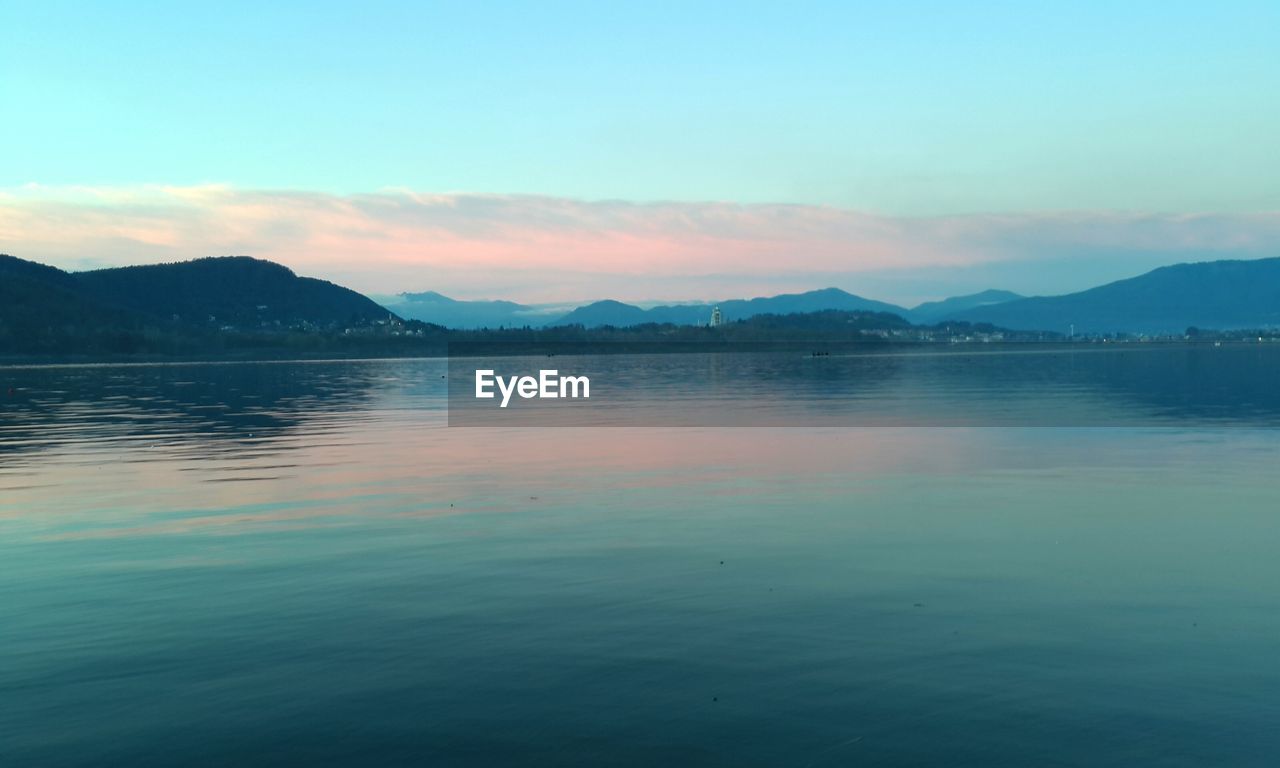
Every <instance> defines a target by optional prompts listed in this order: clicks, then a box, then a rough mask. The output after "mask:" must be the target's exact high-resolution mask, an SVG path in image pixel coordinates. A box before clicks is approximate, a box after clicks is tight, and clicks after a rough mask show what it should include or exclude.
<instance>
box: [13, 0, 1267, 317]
mask: <svg viewBox="0 0 1280 768" xmlns="http://www.w3.org/2000/svg"><path fill="white" fill-rule="evenodd" d="M1056 5H1059V6H1061V7H1058V8H1053V9H1050V8H1046V7H1045V6H1046V4H1039V3H997V2H981V1H979V2H973V3H910V2H904V3H859V2H839V3H818V2H814V3H803V2H802V3H788V4H783V3H767V4H756V3H750V2H735V3H709V2H708V3H699V2H684V3H662V2H645V3H556V2H537V3H533V2H529V3H447V4H446V3H426V2H417V3H402V4H396V3H361V4H353V3H341V4H338V3H333V4H325V3H320V2H311V3H299V4H288V3H261V2H253V3H236V2H227V3H219V4H200V5H195V4H165V3H127V4H122V3H110V4H107V3H58V2H42V3H34V2H11V3H4V4H0V153H2V154H0V251H4V252H8V253H12V254H13V255H17V256H22V257H25V258H33V259H37V260H42V261H45V262H46V263H52V264H56V265H58V266H64V267H67V268H83V267H86V266H105V265H110V264H117V263H141V262H149V261H168V260H175V259H181V258H194V257H197V256H205V255H219V254H225V253H244V254H248V255H254V256H260V257H263V258H271V259H273V260H278V261H282V262H283V263H286V264H287V265H288V266H290V267H292V268H294V269H295V270H296V271H298V272H300V273H303V274H314V275H317V276H320V277H326V278H329V279H335V280H339V281H343V282H345V283H346V284H349V285H351V286H352V287H355V288H357V289H359V290H364V291H368V292H381V293H387V292H394V291H397V290H438V291H440V292H442V293H446V294H449V295H456V296H460V297H463V298H477V297H495V298H510V299H517V300H525V301H560V300H568V299H574V298H583V299H586V298H600V297H604V296H610V297H615V298H623V299H630V300H639V299H644V298H655V299H672V300H681V299H695V298H727V297H731V296H737V295H743V293H744V292H749V293H753V294H754V293H761V294H763V293H770V292H778V291H779V290H793V289H804V288H817V287H824V286H826V285H838V286H840V287H844V288H846V289H849V290H853V291H854V292H858V293H864V294H871V295H874V296H875V297H877V298H885V299H888V300H896V301H912V300H922V299H926V298H934V297H937V296H941V295H946V294H949V293H960V292H965V291H967V290H969V289H972V290H981V289H983V288H988V287H1000V288H1010V289H1013V290H1020V291H1023V292H1028V293H1055V292H1063V291H1066V290H1075V289H1078V288H1083V287H1087V286H1088V285H1092V284H1095V283H1097V282H1102V281H1105V280H1110V279H1116V278H1118V277H1124V276H1128V275H1131V274H1136V273H1137V272H1141V271H1144V270H1145V269H1149V268H1150V267H1152V266H1157V265H1159V264H1163V263H1171V262H1175V261H1186V260H1196V259H1201V258H1223V257H1239V258H1256V257H1259V256H1267V255H1280V249H1277V248H1276V245H1277V224H1276V220H1277V215H1278V212H1280V151H1277V149H1278V148H1277V140H1276V138H1275V137H1276V136H1280V99H1277V98H1276V96H1275V94H1276V93H1278V92H1280V3H1275V2H1274V0H1272V1H1271V2H1255V3H1250V2H1223V3H1203V2H1198V3H1181V2H1163V3H1149V2H1131V3H1098V2H1080V3H1071V4H1066V3H1063V4H1056Z"/></svg>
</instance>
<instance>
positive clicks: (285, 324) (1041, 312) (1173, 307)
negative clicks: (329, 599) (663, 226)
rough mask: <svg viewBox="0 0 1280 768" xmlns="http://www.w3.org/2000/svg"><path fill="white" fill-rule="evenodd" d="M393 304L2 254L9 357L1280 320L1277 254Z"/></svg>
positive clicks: (182, 270) (248, 261) (255, 277)
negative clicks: (290, 342) (658, 300)
mask: <svg viewBox="0 0 1280 768" xmlns="http://www.w3.org/2000/svg"><path fill="white" fill-rule="evenodd" d="M384 304H386V305H389V306H391V307H393V308H395V309H396V310H397V311H396V313H395V315H392V314H391V313H390V312H389V311H388V309H387V308H386V307H385V306H383V305H380V304H379V303H377V302H374V301H373V300H372V299H369V298H367V297H365V296H363V295H361V294H359V293H356V292H355V291H352V290H350V289H347V288H343V287H342V286H338V285H335V284H333V283H329V282H326V281H324V280H317V279H314V278H307V277H299V276H298V275H295V274H294V273H293V272H292V271H290V270H289V269H287V268H286V267H283V266H281V265H279V264H274V263H271V262H268V261H262V260H258V259H252V258H248V257H217V258H206V259H197V260H195V261H189V262H181V263H175V264H158V265H150V266H137V267H118V268H112V269H101V270H94V271H87V272H66V271H63V270H60V269H56V268H54V267H49V266H45V265H41V264H37V263H35V262H30V261H24V260H22V259H17V258H14V257H11V256H0V353H3V352H6V351H12V350H14V349H18V348H24V349H39V348H44V347H41V341H40V340H41V339H45V340H46V341H48V340H49V339H53V338H55V337H58V338H62V337H67V338H72V337H74V338H80V339H83V338H87V337H90V336H92V337H94V338H98V339H99V341H102V340H103V339H107V338H108V337H110V336H111V334H113V333H114V334H120V333H133V334H135V335H136V334H139V333H144V332H146V333H153V334H154V333H156V332H168V331H170V330H173V329H179V328H180V329H185V331H184V332H189V331H191V330H193V329H194V330H198V331H200V332H202V333H207V332H212V331H217V330H226V329H231V330H270V329H288V328H304V329H312V330H315V329H327V330H330V331H332V330H335V329H337V330H342V329H343V328H351V327H358V326H362V325H363V326H368V325H372V324H375V323H379V322H382V321H386V320H388V319H391V320H397V321H398V320H399V317H397V316H396V315H399V316H402V317H406V318H409V319H418V320H423V321H425V322H431V323H435V324H438V325H443V326H448V327H453V328H482V327H489V328H497V327H501V326H505V327H508V328H512V327H524V326H531V327H558V326H583V327H585V328H600V327H605V326H613V327H618V328H623V327H628V326H637V325H642V324H650V323H653V324H673V325H687V326H694V325H706V324H707V322H708V321H709V320H710V317H711V311H712V309H713V307H716V306H718V307H719V308H720V311H721V314H722V316H723V318H724V320H725V322H728V323H733V322H735V321H739V320H746V319H748V318H753V317H757V316H762V315H773V316H786V315H792V314H811V313H822V312H862V313H888V314H892V315H896V316H898V317H900V318H903V319H905V320H906V321H909V322H911V323H914V324H917V325H938V324H943V323H948V322H953V321H955V322H968V323H974V324H977V323H989V324H991V325H994V326H998V327H1001V328H1007V329H1015V330H1024V331H1035V330H1038V331H1050V332H1055V333H1062V334H1066V333H1070V332H1071V331H1072V330H1074V332H1075V333H1076V334H1090V335H1093V334H1103V333H1116V332H1119V333H1143V334H1181V333H1183V332H1184V331H1185V330H1186V329H1187V328H1188V327H1191V326H1196V327H1200V328H1204V329H1217V330H1232V329H1244V328H1259V329H1260V328H1274V327H1280V258H1267V259H1256V260H1250V261H1213V262H1201V263H1194V264H1177V265H1173V266H1168V267H1161V268H1159V269H1156V270H1153V271H1151V272H1148V273H1146V274H1143V275H1139V276H1137V277H1133V278H1129V279H1126V280H1119V281H1116V282H1113V283H1108V284H1106V285H1103V286H1099V287H1097V288H1091V289H1089V290H1085V291H1080V292H1077V293H1071V294H1066V295H1062V296H1037V297H1030V298H1024V297H1021V296H1018V295H1017V294H1014V293H1011V292H1008V291H997V290H991V291H983V292H981V293H976V294H971V295H968V296H958V297H953V298H949V299H945V300H943V301H936V302H927V303H924V304H921V305H919V306H916V307H913V308H910V309H908V308H904V307H900V306H896V305H893V304H888V303H885V302H880V301H875V300H873V299H868V298H864V297H861V296H857V295H855V294H852V293H848V292H846V291H843V290H840V289H838V288H825V289H822V290H816V291H809V292H806V293H795V294H782V295H778V296H770V297H761V298H755V299H731V300H727V301H722V302H719V303H718V304H711V303H699V304H670V305H661V306H655V307H650V308H643V307H639V306H636V305H632V304H625V303H622V302H618V301H612V300H606V301H598V302H594V303H591V304H587V305H584V306H581V307H578V308H576V309H573V310H572V311H569V312H567V313H564V311H563V310H562V309H559V308H557V307H552V306H548V305H525V304H519V303H516V302H509V301H457V300H454V299H450V298H448V297H446V296H443V295H441V294H439V293H435V292H430V291H428V292H424V293H413V294H402V295H401V296H399V297H395V300H394V301H387V302H384ZM49 343H52V342H49ZM68 343H70V342H68ZM102 343H103V344H107V342H106V341H103V342H102ZM45 347H48V344H46V345H45Z"/></svg>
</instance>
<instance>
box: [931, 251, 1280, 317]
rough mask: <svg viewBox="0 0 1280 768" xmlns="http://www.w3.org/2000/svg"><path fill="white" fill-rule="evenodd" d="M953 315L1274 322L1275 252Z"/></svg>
mask: <svg viewBox="0 0 1280 768" xmlns="http://www.w3.org/2000/svg"><path fill="white" fill-rule="evenodd" d="M951 319H956V320H967V321H972V322H988V323H994V324H995V325H999V326H1003V327H1005V328H1016V329H1026V330H1030V329H1038V330H1049V331H1056V332H1060V333H1066V332H1068V330H1069V329H1070V328H1071V326H1072V325H1074V326H1075V332H1076V333H1078V334H1080V333H1087V334H1097V333H1113V332H1126V333H1148V334H1161V333H1182V332H1183V331H1184V330H1185V329H1187V328H1188V327H1190V326H1198V327H1200V328H1214V329H1223V330H1226V329H1238V328H1270V327H1276V326H1280V258H1270V259H1258V260H1253V261H1209V262H1200V263H1196V264H1176V265H1173V266H1169V267H1161V268H1159V269H1156V270H1152V271H1151V272H1148V273H1146V274H1144V275H1140V276H1138V277H1133V278H1129V279H1127V280H1119V281H1117V282H1114V283H1108V284H1107V285H1103V286H1099V287H1097V288H1091V289H1089V290H1087V291H1081V292H1079V293H1072V294H1067V295H1065V296H1042V297H1036V298H1029V299H1019V300H1017V301H1010V302H1007V303H1003V304H995V305H991V306H984V307H977V308H974V309H969V310H964V311H961V312H957V313H955V314H953V315H952V316H951Z"/></svg>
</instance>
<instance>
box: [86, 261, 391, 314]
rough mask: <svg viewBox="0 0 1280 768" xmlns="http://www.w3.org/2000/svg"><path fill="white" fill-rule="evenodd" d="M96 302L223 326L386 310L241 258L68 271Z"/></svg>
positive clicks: (311, 280) (347, 291) (339, 288)
mask: <svg viewBox="0 0 1280 768" xmlns="http://www.w3.org/2000/svg"><path fill="white" fill-rule="evenodd" d="M72 277H74V278H75V282H76V284H77V285H78V286H79V287H80V289H81V290H82V291H83V292H84V293H85V294H86V295H87V296H90V297H92V298H94V299H96V300H97V301H99V302H101V303H103V304H106V305H110V306H116V307H120V308H123V309H128V310H131V311H134V312H138V313H140V314H144V315H150V316H153V317H159V318H167V319H172V318H174V317H175V316H176V317H177V318H178V319H180V320H187V321H191V322H197V323H204V322H216V323H221V324H227V325H234V326H243V325H251V326H256V325H262V324H264V323H272V324H274V323H280V324H292V323H300V322H306V323H312V324H316V325H330V324H353V323H354V324H359V323H368V322H371V321H374V320H378V319H386V318H387V316H388V312H387V310H385V309H383V308H382V307H380V306H378V304H376V303H375V302H374V301H373V300H371V299H368V298H366V297H364V296H362V295H360V294H359V293H356V292H355V291H353V290H350V289H349V288H343V287H342V286H340V285H334V284H333V283H330V282H327V281H325V280H317V279H315V278H311V277H298V276H297V275H295V274H294V273H293V272H292V270H290V269H289V268H287V267H284V266H281V265H279V264H275V263H272V262H270V261H263V260H261V259H253V258H249V257H247V256H225V257H215V258H207V259H197V260H195V261H186V262H180V263H176V264H155V265H148V266H138V267H116V268H113V269H99V270H94V271H92V272H78V273H74V274H73V275H72Z"/></svg>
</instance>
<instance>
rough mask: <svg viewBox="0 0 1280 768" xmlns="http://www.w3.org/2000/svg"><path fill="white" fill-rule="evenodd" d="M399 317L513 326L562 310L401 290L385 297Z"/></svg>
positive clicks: (445, 323)
mask: <svg viewBox="0 0 1280 768" xmlns="http://www.w3.org/2000/svg"><path fill="white" fill-rule="evenodd" d="M382 304H383V306H385V307H387V308H388V309H390V310H392V311H393V312H395V313H396V314H397V315H399V316H400V317H403V318H406V319H409V320H421V321H423V322H424V323H435V324H436V325H443V326H445V327H446V328H500V327H506V328H512V327H517V328H518V327H523V326H525V325H533V326H537V325H542V324H543V323H545V322H546V321H547V320H550V319H553V318H555V317H558V316H559V314H560V313H562V312H564V310H563V309H560V308H556V307H552V308H548V307H545V306H537V305H530V304H517V303H516V302H514V301H460V300H458V299H451V298H449V297H448V296H445V295H443V294H439V293H436V292H435V291H424V292H422V293H402V294H399V295H398V296H393V297H389V298H386V299H384V300H383V302H382Z"/></svg>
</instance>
